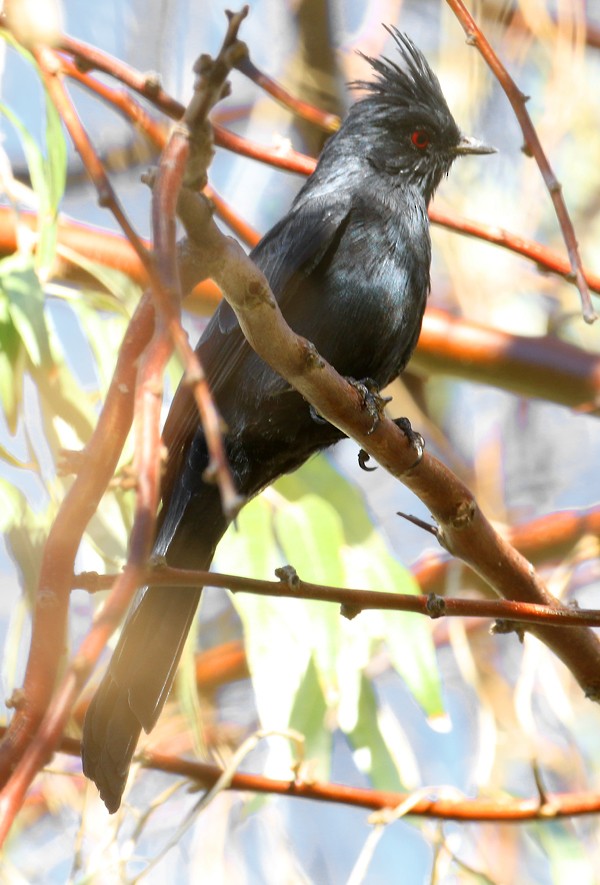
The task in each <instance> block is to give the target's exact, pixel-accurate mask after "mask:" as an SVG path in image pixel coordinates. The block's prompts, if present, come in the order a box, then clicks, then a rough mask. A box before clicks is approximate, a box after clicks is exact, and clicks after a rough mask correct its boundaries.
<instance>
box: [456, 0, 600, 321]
mask: <svg viewBox="0 0 600 885" xmlns="http://www.w3.org/2000/svg"><path fill="white" fill-rule="evenodd" d="M447 3H448V5H449V6H450V8H451V9H452V11H453V12H454V14H455V15H456V17H457V18H458V20H459V22H460V23H461V25H462V27H463V29H464V31H465V34H466V35H467V42H468V43H470V44H471V45H473V46H475V47H476V48H477V49H478V50H479V52H480V53H481V55H482V56H483V58H484V59H485V61H486V63H487V65H488V66H489V68H490V69H491V70H492V72H493V73H494V76H495V77H496V79H497V80H498V82H499V83H500V85H501V86H502V89H503V90H504V92H505V93H506V96H507V98H508V100H509V101H510V104H511V106H512V109H513V111H514V112H515V116H516V118H517V120H518V121H519V125H520V127H521V131H522V132H523V137H524V139H525V147H526V150H527V153H529V154H531V156H533V157H534V158H535V161H536V163H537V165H538V167H539V169H540V172H541V173H542V177H543V179H544V182H545V184H546V187H547V188H548V191H549V193H550V197H551V199H552V203H553V204H554V210H555V212H556V216H557V218H558V222H559V224H560V228H561V230H562V234H563V237H564V240H565V244H566V247H567V252H568V253H569V261H570V265H571V272H572V274H573V278H574V280H575V282H576V284H577V288H578V289H579V293H580V295H581V304H582V307H583V318H584V319H585V321H586V323H593V322H594V320H596V319H597V316H596V314H595V312H594V309H593V306H592V300H591V298H590V293H589V289H588V286H587V283H586V280H585V274H584V271H583V266H582V263H581V256H580V255H579V248H578V246H577V237H576V235H575V229H574V228H573V223H572V221H571V218H570V216H569V213H568V211H567V206H566V204H565V201H564V198H563V195H562V188H561V185H560V182H559V181H558V180H557V178H556V176H555V175H554V172H553V170H552V167H551V166H550V163H549V162H548V158H547V157H546V154H545V152H544V149H543V147H542V144H541V142H540V140H539V137H538V134H537V132H536V131H535V128H534V125H533V123H532V122H531V117H530V116H529V112H528V111H527V108H526V107H525V103H526V101H527V96H526V95H523V93H522V92H521V90H520V89H519V88H518V86H517V84H516V83H515V81H514V80H513V79H512V77H511V76H510V74H509V73H508V71H507V70H506V68H505V67H504V65H503V64H502V63H501V61H500V59H499V58H498V56H497V55H496V53H495V52H494V50H493V49H492V47H491V45H490V44H489V42H488V41H487V39H486V38H485V37H484V35H483V34H482V33H481V31H480V30H479V28H478V27H477V25H476V24H475V20H474V19H473V17H472V15H471V14H470V13H469V11H468V10H467V8H466V7H465V5H464V3H463V2H462V0H447Z"/></svg>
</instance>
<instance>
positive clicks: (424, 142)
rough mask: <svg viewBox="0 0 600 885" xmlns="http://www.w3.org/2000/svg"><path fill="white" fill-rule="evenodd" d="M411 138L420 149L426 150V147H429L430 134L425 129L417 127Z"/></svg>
mask: <svg viewBox="0 0 600 885" xmlns="http://www.w3.org/2000/svg"><path fill="white" fill-rule="evenodd" d="M410 140H411V141H412V143H413V144H414V146H415V147H416V148H418V149H419V150H420V151H424V150H425V148H426V147H429V135H428V134H427V132H425V130H424V129H415V131H414V132H413V133H412V135H411V136H410Z"/></svg>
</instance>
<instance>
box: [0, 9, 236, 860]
mask: <svg viewBox="0 0 600 885" xmlns="http://www.w3.org/2000/svg"><path fill="white" fill-rule="evenodd" d="M246 12H247V9H246V10H245V11H244V12H242V13H241V14H240V15H238V16H234V17H230V26H229V29H228V34H227V38H226V40H229V43H234V44H235V42H236V35H237V28H238V27H239V24H240V23H241V21H242V19H243V18H244V16H245V14H246ZM225 48H227V49H228V48H229V46H228V45H227V46H226V47H225ZM34 52H35V55H36V58H37V60H38V63H39V64H40V68H41V72H42V76H43V78H44V82H45V84H46V87H47V89H48V91H49V94H50V95H51V97H52V99H53V100H54V102H55V104H56V106H57V109H58V111H59V113H60V114H61V117H62V119H63V120H64V121H65V124H66V126H67V129H68V130H69V132H70V134H71V136H72V138H73V140H74V143H75V145H76V147H77V149H78V151H79V153H80V154H81V156H82V159H83V161H84V164H85V166H86V168H87V169H88V171H89V173H90V175H91V177H92V179H93V181H94V183H95V184H96V186H97V188H98V192H99V195H100V201H101V203H102V205H108V206H110V207H111V209H112V210H113V213H114V214H115V217H116V218H117V220H118V221H119V223H120V224H121V226H122V228H123V230H124V231H125V232H126V234H127V235H128V237H129V239H130V241H131V243H132V245H133V246H134V248H135V250H136V252H137V254H138V256H139V258H140V259H141V260H142V261H143V262H144V264H145V266H146V269H147V271H148V274H149V277H150V280H151V283H152V294H153V299H154V302H155V305H156V307H157V308H158V310H159V313H158V316H159V322H158V323H157V324H156V326H155V329H154V337H153V339H152V342H151V345H150V346H149V347H148V348H147V350H146V352H145V354H144V358H143V361H142V366H141V370H140V373H139V378H137V379H136V370H137V359H138V358H139V356H140V354H141V352H142V351H141V348H140V349H139V350H138V351H137V352H136V354H135V358H134V359H131V358H130V359H129V360H128V362H127V364H126V369H127V370H128V371H129V372H130V373H133V374H132V375H131V376H130V377H129V378H128V383H126V384H124V385H123V383H121V384H120V385H119V386H118V387H117V388H116V390H115V382H114V381H113V384H112V385H111V392H116V393H119V392H120V393H122V394H125V395H126V396H127V401H126V405H127V406H128V407H129V408H128V411H127V413H126V414H125V415H123V414H121V417H122V418H123V419H124V420H122V421H121V422H120V424H119V427H118V428H116V430H121V431H123V430H124V431H125V433H127V431H128V429H129V425H130V423H131V392H132V390H133V389H134V383H135V381H136V380H137V381H138V382H139V385H138V387H137V390H136V403H135V406H136V409H135V415H136V430H137V445H136V466H137V467H138V485H137V500H136V513H135V520H134V525H133V529H132V533H131V537H130V553H129V557H128V561H127V564H126V567H125V570H124V572H123V574H122V575H121V576H119V578H118V579H117V581H116V582H115V586H114V588H113V591H112V593H111V595H110V597H109V599H108V601H107V603H106V605H105V606H104V608H103V610H102V612H101V614H100V616H99V618H98V619H97V621H96V623H95V624H94V626H93V628H92V630H91V631H90V633H89V634H88V636H87V637H86V638H85V639H84V641H83V643H82V645H81V647H80V649H79V652H78V654H77V655H76V657H75V659H74V660H73V662H72V663H71V666H70V667H69V669H68V671H67V674H66V676H65V678H64V680H63V682H62V684H61V686H60V689H59V691H58V693H57V694H56V696H55V698H54V699H53V701H52V703H51V704H50V706H48V704H49V701H50V697H51V694H52V690H53V688H54V682H55V678H56V672H57V666H58V661H59V658H60V654H61V648H62V644H63V642H62V637H64V635H65V626H66V612H67V608H68V590H69V588H68V585H67V586H66V587H65V582H64V576H65V575H64V569H65V566H66V567H67V568H68V570H69V571H71V570H72V567H73V562H74V558H75V554H76V552H77V548H78V545H79V542H80V540H81V534H82V532H83V530H84V528H85V526H86V525H87V522H88V520H89V518H90V517H91V515H92V514H93V513H94V511H95V510H96V508H97V505H98V501H99V496H100V495H101V494H102V492H103V491H104V489H105V488H106V485H107V482H108V478H107V477H106V475H105V474H106V470H105V469H104V470H98V471H97V474H96V475H95V477H94V475H92V476H90V470H89V467H90V466H91V457H90V454H89V451H88V458H87V465H86V464H85V463H84V465H83V475H84V477H85V480H87V481H88V486H89V485H90V480H93V479H94V478H96V479H97V480H98V479H100V482H99V483H98V484H97V485H92V487H91V488H87V489H86V488H85V480H84V488H82V487H81V486H82V483H81V482H80V483H79V485H78V484H77V482H76V484H75V486H73V489H72V493H73V491H74V490H75V489H76V488H77V491H78V492H79V497H78V499H77V502H84V506H83V507H82V510H83V513H84V515H85V517H86V518H80V519H78V520H76V521H75V520H74V521H73V523H72V526H71V527H69V528H70V531H68V530H67V532H65V534H66V535H67V543H66V545H65V542H64V540H63V541H62V546H63V549H62V550H61V549H60V546H61V539H60V538H59V537H58V529H59V527H60V528H64V513H65V511H66V512H68V510H69V507H68V502H69V501H70V500H72V497H71V499H70V498H69V497H67V499H66V501H65V503H64V505H63V507H62V508H61V513H60V514H59V517H58V518H57V520H56V521H55V523H54V526H53V529H52V530H51V535H50V538H49V540H48V542H47V544H46V546H45V550H44V562H43V566H42V580H41V582H40V584H39V587H38V592H37V595H36V608H35V612H34V625H33V637H32V644H31V648H30V658H29V662H28V667H27V674H26V679H25V686H24V690H23V692H22V693H20V694H19V696H18V698H15V699H14V705H15V706H17V707H18V709H17V713H16V715H15V716H14V717H13V720H12V722H11V725H10V727H9V729H8V732H7V735H6V737H5V739H4V741H3V744H2V747H1V748H0V773H1V774H2V775H3V779H4V780H5V781H6V782H5V785H4V788H3V791H2V798H1V799H0V844H1V843H2V842H3V841H4V839H5V838H6V835H7V834H8V831H9V829H10V827H11V825H12V821H13V820H14V817H15V815H16V813H17V811H18V809H19V808H20V807H21V805H22V802H23V800H24V796H25V792H26V790H27V788H28V786H29V784H30V783H31V781H32V779H33V778H34V777H35V775H36V773H37V772H38V771H39V770H40V768H41V767H42V766H43V765H44V763H45V762H46V761H47V759H48V758H49V757H50V756H51V754H52V752H53V749H54V747H55V746H56V744H57V743H58V741H59V739H60V736H61V734H62V733H63V731H64V727H65V725H66V722H67V719H68V715H69V712H70V710H71V708H72V706H73V703H74V701H75V699H76V697H77V696H78V694H79V692H80V690H81V687H82V685H83V684H84V683H85V681H86V679H87V677H88V675H89V673H90V672H91V669H92V667H93V666H94V664H95V663H96V661H97V659H98V656H99V654H100V653H101V651H102V648H103V647H104V645H105V644H106V641H107V639H108V637H109V636H110V634H111V633H112V631H113V630H114V629H115V627H116V625H117V624H118V623H119V621H120V620H121V618H122V616H123V613H124V611H125V610H126V608H127V606H128V604H129V602H130V601H131V598H132V595H133V593H134V592H135V590H136V589H137V587H139V586H140V583H141V579H142V573H143V569H144V567H145V564H146V561H147V558H148V555H149V553H150V550H151V544H152V539H153V534H154V520H155V514H156V509H157V505H158V496H159V474H160V463H159V458H160V454H159V453H160V435H159V420H160V407H161V401H162V399H161V391H162V377H163V374H164V369H165V366H166V362H167V360H168V358H169V356H170V354H171V351H172V342H173V341H175V342H176V344H177V345H178V347H179V348H180V350H182V351H183V352H184V354H185V355H188V354H191V357H190V358H188V365H187V366H186V368H187V370H188V375H189V376H190V380H191V381H192V383H193V384H194V392H195V394H196V395H197V398H198V399H200V406H201V409H202V410H203V411H202V419H203V421H207V423H209V424H210V421H211V420H212V423H213V431H214V429H215V427H216V433H217V435H218V437H219V440H220V432H219V427H218V423H219V422H218V418H216V417H211V416H209V415H208V411H209V409H211V408H212V410H213V413H214V406H213V405H212V402H211V401H209V402H207V399H208V400H210V397H209V394H208V390H207V386H206V383H205V382H204V379H203V377H202V372H201V369H200V367H199V365H198V363H197V362H195V361H194V354H193V351H191V348H190V346H189V343H188V341H187V338H185V336H184V335H183V330H182V329H181V324H180V323H179V303H180V297H179V296H180V293H179V285H178V268H177V258H176V250H175V208H176V203H177V197H178V193H179V188H180V186H181V181H182V180H183V174H184V171H185V170H186V167H187V161H188V156H189V139H190V133H189V130H187V129H185V130H184V129H183V127H180V128H179V129H177V130H176V131H175V133H174V135H173V137H172V139H171V141H170V143H169V145H168V147H167V150H166V151H165V156H164V158H163V165H161V168H160V169H159V174H158V181H157V184H156V190H155V200H154V207H153V208H154V212H153V221H154V242H155V246H156V251H157V254H158V271H157V270H155V267H154V263H153V262H152V261H150V260H149V257H148V253H147V251H146V249H145V247H144V245H143V244H142V243H141V241H140V240H139V239H138V238H137V235H135V233H134V231H133V230H132V228H131V226H130V225H129V222H128V220H127V218H126V216H125V215H124V213H123V212H122V210H121V208H120V205H119V203H118V201H117V199H116V196H115V194H114V193H113V191H112V188H111V186H110V183H109V181H108V178H107V176H106V174H105V172H104V169H103V167H102V164H101V163H100V161H99V160H98V158H97V156H96V154H95V152H94V150H93V148H92V146H91V143H90V142H89V139H88V138H87V135H86V133H85V131H84V130H83V127H82V126H81V123H80V122H79V119H78V117H77V115H76V113H75V111H74V109H73V107H72V105H71V103H70V101H69V99H68V96H67V94H66V92H65V90H64V87H63V84H62V82H61V81H60V78H59V65H58V63H57V61H56V57H55V54H54V53H53V52H52V51H51V50H49V49H47V48H45V47H41V48H37V49H35V50H34ZM219 64H221V68H222V69H220V70H219V71H218V72H217V75H215V76H213V78H212V80H211V81H210V82H209V78H208V77H207V76H204V73H205V72H203V76H202V77H201V80H200V85H199V88H198V90H197V92H196V93H195V95H194V99H193V100H192V105H191V108H190V112H189V116H188V117H187V118H186V120H185V121H184V125H185V123H187V122H188V120H190V119H191V122H192V123H193V125H194V126H195V130H194V136H195V138H196V142H195V143H196V145H198V144H199V139H198V136H199V128H200V127H202V126H203V125H205V119H206V114H207V112H208V110H209V108H210V107H211V106H212V103H214V101H216V100H218V98H219V97H220V95H221V90H222V87H223V81H224V79H225V77H226V75H227V72H228V70H229V69H230V68H231V64H229V65H228V66H227V65H224V64H223V61H222V58H221V55H220V56H219V57H218V58H217V61H216V63H215V65H214V66H213V70H212V73H213V74H214V67H218V66H219ZM219 77H220V78H221V82H220V84H219V82H218V81H219ZM211 89H212V92H211ZM207 95H208V98H207ZM186 113H187V112H186ZM193 115H195V116H193ZM207 128H208V127H207ZM205 140H206V141H207V145H206V146H203V145H202V144H200V151H201V150H202V148H203V147H205V150H204V153H203V154H202V153H199V152H198V151H197V152H196V155H195V157H194V160H195V162H196V164H197V165H196V174H197V175H199V176H200V178H201V179H203V180H204V179H205V171H204V172H202V170H201V168H199V166H201V164H202V163H204V164H205V166H204V170H205V169H206V164H207V163H208V162H209V161H210V158H211V154H212V150H211V144H210V133H209V132H208V136H207V138H206V139H205ZM140 313H141V314H142V317H143V319H144V320H146V322H150V323H151V324H152V325H154V318H153V316H152V314H151V311H150V308H149V305H148V302H147V300H144V301H143V303H142V306H141V307H140V310H139V311H138V312H137V315H136V317H135V318H134V321H133V322H132V324H131V326H130V329H129V333H130V334H131V335H132V336H133V339H134V341H135V343H136V345H138V346H139V345H140V343H141V346H142V347H143V346H144V345H145V344H146V343H147V341H148V335H146V336H144V328H145V327H142V328H139V329H138V328H137V326H138V324H139V315H140ZM165 330H168V331H169V335H167V334H166V333H165ZM146 331H147V332H148V333H149V332H150V329H149V328H148V329H146ZM125 351H126V347H123V348H122V350H121V352H120V356H119V362H120V361H121V360H122V357H123V353H124V352H125ZM129 356H130V357H131V354H129ZM118 370H119V365H118V367H117V374H118ZM203 400H204V401H203ZM105 414H106V416H107V417H106V418H104V416H105ZM111 418H113V419H114V409H110V408H108V409H106V410H105V411H103V413H102V415H101V416H100V420H99V424H98V429H97V431H96V433H95V434H94V437H93V440H92V443H96V444H97V449H98V456H99V458H100V459H101V460H102V462H103V467H104V468H105V467H106V465H107V464H108V465H109V466H110V475H112V473H113V472H114V469H115V466H116V461H115V460H114V458H113V460H112V461H111V459H110V454H111V452H114V450H112V449H111V445H114V443H115V442H116V443H118V444H119V445H118V450H117V455H116V457H117V458H118V454H119V453H120V451H121V449H122V446H123V442H124V438H125V437H124V436H122V435H119V434H118V433H117V432H115V433H111V427H110V426H108V427H107V426H106V425H107V424H108V423H109V422H110V419H111ZM125 425H126V426H125ZM99 429H102V431H103V434H102V435H100V433H99ZM207 434H208V435H210V426H209V427H207ZM90 448H91V449H92V451H93V452H95V450H94V448H93V445H91V447H90ZM211 455H212V456H213V458H214V452H211ZM84 460H85V459H84ZM86 466H87V467H88V470H87V471H86V470H85V467H86ZM223 472H224V470H220V471H219V479H220V480H221V483H222V474H223ZM222 484H223V483H222ZM231 488H232V489H233V487H232V486H231ZM86 491H88V492H89V494H88V495H86V494H85V492H86ZM238 503H239V501H238V499H237V497H236V495H235V491H234V490H232V492H231V494H230V496H229V498H227V496H225V500H224V504H225V505H226V506H229V507H231V508H232V513H233V512H235V509H234V508H235V507H237V506H238ZM80 506H81V505H80ZM86 507H87V508H90V507H91V509H89V510H87V511H86ZM57 548H59V549H57ZM65 548H66V549H65ZM61 554H62V555H61ZM53 569H54V571H53ZM44 581H47V582H48V583H47V584H46V583H44ZM69 583H70V581H69ZM65 590H66V594H65ZM46 711H47V712H46ZM42 717H43V719H42ZM40 722H41V724H40ZM38 726H39V727H38ZM7 778H8V780H6V779H7Z"/></svg>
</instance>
